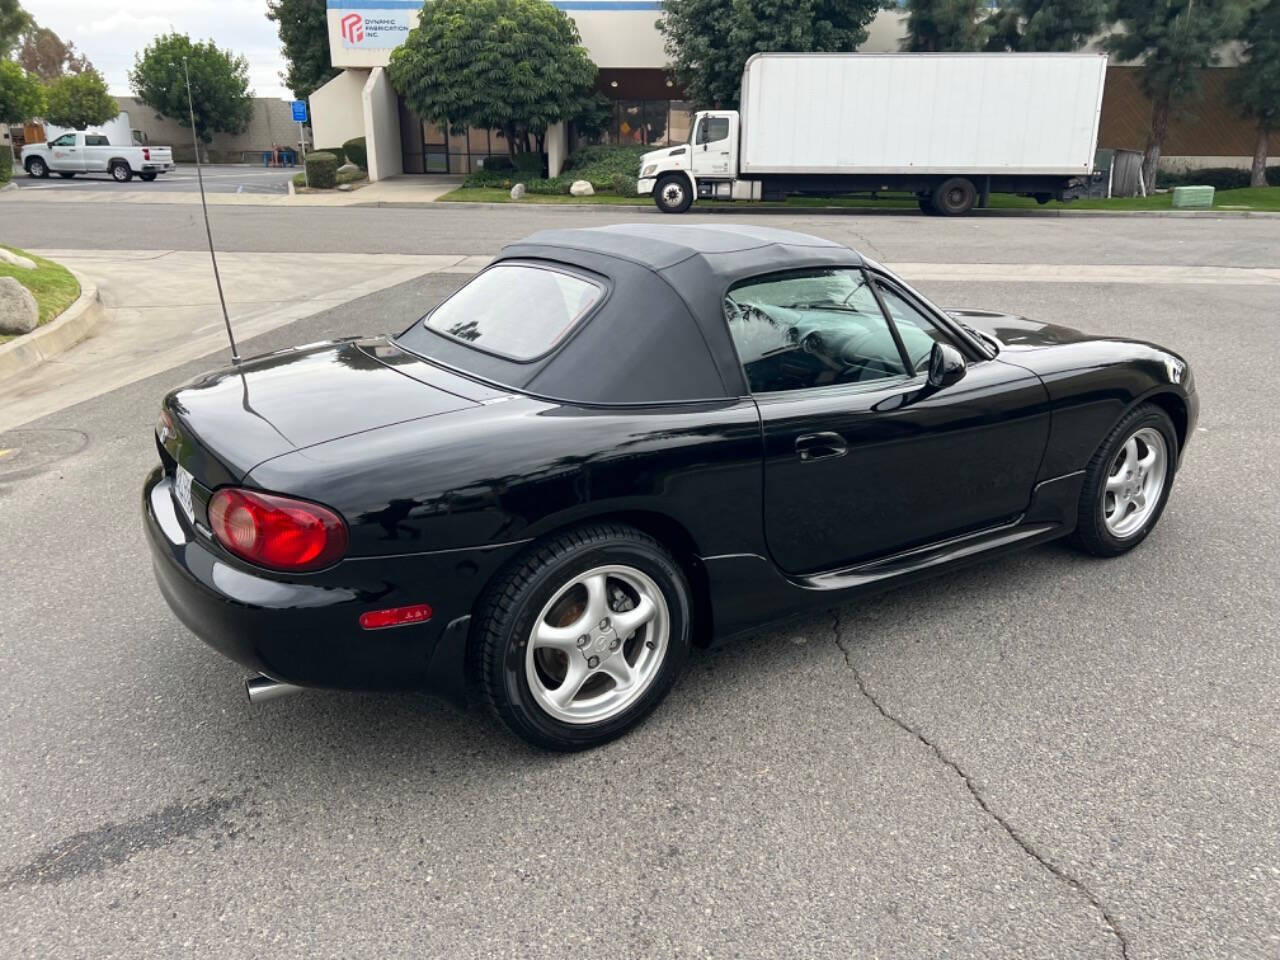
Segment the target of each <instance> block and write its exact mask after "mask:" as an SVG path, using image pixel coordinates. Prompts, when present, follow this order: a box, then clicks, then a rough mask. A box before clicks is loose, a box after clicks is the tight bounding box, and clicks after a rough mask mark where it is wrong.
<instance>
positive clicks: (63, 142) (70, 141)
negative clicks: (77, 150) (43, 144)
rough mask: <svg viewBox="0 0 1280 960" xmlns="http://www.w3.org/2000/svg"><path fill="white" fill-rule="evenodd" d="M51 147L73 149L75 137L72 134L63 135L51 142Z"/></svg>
mask: <svg viewBox="0 0 1280 960" xmlns="http://www.w3.org/2000/svg"><path fill="white" fill-rule="evenodd" d="M53 145H54V146H55V147H74V146H75V145H76V135H75V134H74V133H64V134H63V135H62V136H60V137H59V138H58V139H57V140H55V141H53Z"/></svg>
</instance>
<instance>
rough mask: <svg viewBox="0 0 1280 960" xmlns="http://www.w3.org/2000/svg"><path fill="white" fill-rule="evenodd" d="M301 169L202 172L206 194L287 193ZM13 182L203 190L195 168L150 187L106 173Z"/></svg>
mask: <svg viewBox="0 0 1280 960" xmlns="http://www.w3.org/2000/svg"><path fill="white" fill-rule="evenodd" d="M301 169H302V168H301V167H286V168H283V169H281V168H279V167H274V168H269V167H260V166H251V165H248V164H230V163H216V164H209V165H206V166H205V167H204V169H203V171H202V173H203V176H204V189H205V192H206V193H287V192H288V186H287V184H288V182H289V179H290V178H291V177H292V176H293V175H294V174H295V173H298V172H299V171H301ZM13 182H14V183H15V184H17V186H18V189H19V190H24V191H29V192H36V193H39V192H45V191H50V190H57V191H66V190H75V191H81V192H88V193H90V194H100V193H105V194H107V195H108V196H110V195H111V194H112V193H119V192H121V191H123V190H139V191H141V190H145V191H147V192H148V193H195V192H196V191H197V190H199V183H198V182H197V177H196V168H195V165H194V164H190V163H184V164H179V165H178V169H176V170H174V171H173V172H172V173H162V174H160V176H158V177H156V179H155V180H153V181H151V182H150V183H144V182H143V181H141V180H139V179H138V178H137V177H134V179H133V180H131V181H129V182H128V183H116V182H115V181H114V180H113V179H111V177H110V176H109V175H108V174H106V173H81V174H77V175H76V176H74V177H70V178H63V177H60V176H58V175H57V174H51V175H50V176H49V177H47V178H44V179H40V180H37V179H35V178H33V177H28V176H27V175H26V174H25V173H22V172H15V175H14V178H13Z"/></svg>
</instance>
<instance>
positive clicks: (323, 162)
mask: <svg viewBox="0 0 1280 960" xmlns="http://www.w3.org/2000/svg"><path fill="white" fill-rule="evenodd" d="M307 179H308V180H309V181H310V182H311V186H313V187H317V188H319V189H321V190H331V189H333V188H334V187H336V186H337V185H338V158H337V157H335V156H334V155H333V154H332V153H327V152H324V151H322V152H320V153H308V154H307Z"/></svg>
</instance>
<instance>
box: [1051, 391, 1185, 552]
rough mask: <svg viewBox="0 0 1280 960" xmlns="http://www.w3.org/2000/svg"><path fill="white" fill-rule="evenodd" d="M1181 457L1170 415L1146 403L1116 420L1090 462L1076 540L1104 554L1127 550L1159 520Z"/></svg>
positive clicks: (1086, 470) (1077, 519)
mask: <svg viewBox="0 0 1280 960" xmlns="http://www.w3.org/2000/svg"><path fill="white" fill-rule="evenodd" d="M1177 463H1178V436H1177V433H1176V432H1175V431H1174V428H1173V421H1172V420H1170V419H1169V415H1168V414H1167V413H1165V411H1164V410H1162V409H1161V408H1160V407H1157V406H1156V405H1155V404H1151V403H1147V404H1143V405H1142V406H1140V407H1137V408H1136V409H1135V410H1133V411H1131V412H1130V413H1129V414H1128V415H1127V416H1125V418H1124V419H1123V420H1121V421H1120V422H1119V423H1118V424H1116V426H1115V429H1113V430H1112V431H1111V433H1110V435H1108V437H1107V439H1106V440H1104V441H1103V442H1102V445H1101V446H1100V447H1098V450H1097V452H1096V453H1095V454H1094V455H1093V458H1092V459H1091V460H1090V461H1089V465H1088V467H1086V468H1085V478H1084V487H1083V489H1081V491H1080V505H1079V507H1078V508H1077V509H1078V512H1077V516H1076V530H1075V533H1074V534H1073V535H1072V541H1073V542H1074V543H1075V545H1076V546H1077V547H1079V548H1080V549H1081V550H1084V551H1086V552H1087V553H1092V554H1094V555H1095V556H1099V557H1116V556H1119V555H1120V554H1122V553H1128V552H1129V551H1130V550H1132V549H1133V548H1134V547H1136V546H1137V545H1138V544H1140V543H1141V542H1142V541H1143V540H1145V539H1146V538H1147V534H1149V533H1150V532H1151V530H1152V529H1153V528H1154V527H1155V525H1156V523H1157V522H1158V521H1159V520H1160V515H1161V514H1162V513H1164V508H1165V504H1166V503H1168V501H1169V492H1170V490H1172V489H1173V475H1174V470H1175V469H1176V467H1177Z"/></svg>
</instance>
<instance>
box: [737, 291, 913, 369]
mask: <svg viewBox="0 0 1280 960" xmlns="http://www.w3.org/2000/svg"><path fill="white" fill-rule="evenodd" d="M724 309H725V317H726V319H727V321H728V324H729V331H730V333H731V335H732V336H733V342H734V345H735V346H736V347H737V349H738V357H739V359H741V361H742V367H743V370H744V371H745V373H746V375H747V383H748V384H749V385H750V387H751V392H752V393H771V392H776V391H782V390H806V389H809V388H811V387H824V386H831V385H834V384H842V383H869V382H873V381H876V380H886V379H890V378H894V377H904V376H906V375H907V371H906V369H905V368H904V367H903V364H902V355H901V354H900V353H899V351H898V345H897V342H896V341H895V340H894V338H893V333H892V331H891V330H890V328H889V323H888V321H887V320H886V319H885V316H884V314H883V313H882V312H881V310H880V305H879V304H878V303H877V302H876V298H875V294H874V293H873V292H872V290H871V287H870V285H869V284H868V281H867V278H866V275H865V274H864V273H863V272H862V271H861V270H859V269H856V268H846V267H836V268H821V269H813V270H798V271H791V272H788V273H779V274H772V275H770V276H767V277H760V278H756V279H752V280H746V281H743V282H741V283H738V284H735V285H734V286H733V287H732V288H731V289H730V290H729V293H728V295H727V296H726V297H725V301H724Z"/></svg>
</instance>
